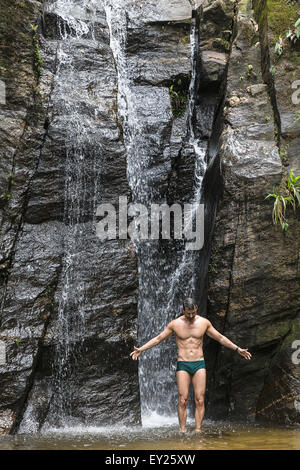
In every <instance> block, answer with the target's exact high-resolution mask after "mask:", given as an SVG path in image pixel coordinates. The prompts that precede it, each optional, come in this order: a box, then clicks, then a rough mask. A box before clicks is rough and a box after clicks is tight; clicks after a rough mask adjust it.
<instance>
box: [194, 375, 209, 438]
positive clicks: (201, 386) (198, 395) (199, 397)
mask: <svg viewBox="0 0 300 470" xmlns="http://www.w3.org/2000/svg"><path fill="white" fill-rule="evenodd" d="M192 382H193V387H194V396H195V404H196V409H195V423H196V431H197V432H200V431H201V426H202V421H203V418H204V411H205V410H204V395H205V387H206V369H199V370H197V372H195V374H194V375H193V378H192Z"/></svg>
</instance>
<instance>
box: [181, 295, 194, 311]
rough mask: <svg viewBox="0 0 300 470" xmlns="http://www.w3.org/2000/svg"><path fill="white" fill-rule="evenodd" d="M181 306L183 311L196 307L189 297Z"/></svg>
mask: <svg viewBox="0 0 300 470" xmlns="http://www.w3.org/2000/svg"><path fill="white" fill-rule="evenodd" d="M182 306H183V308H184V309H185V308H188V309H189V310H193V308H194V307H197V305H196V304H195V301H194V299H192V298H191V297H187V298H186V299H184V301H183V303H182Z"/></svg>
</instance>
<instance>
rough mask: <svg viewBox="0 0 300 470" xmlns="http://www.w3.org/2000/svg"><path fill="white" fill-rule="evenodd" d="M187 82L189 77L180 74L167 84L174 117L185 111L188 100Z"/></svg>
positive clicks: (181, 114)
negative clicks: (170, 83)
mask: <svg viewBox="0 0 300 470" xmlns="http://www.w3.org/2000/svg"><path fill="white" fill-rule="evenodd" d="M189 83H190V77H189V76H182V77H180V78H178V79H177V80H175V81H174V82H173V83H172V85H170V86H169V93H170V101H171V106H172V112H173V116H174V117H176V118H180V117H182V116H183V115H184V113H185V110H186V107H187V101H188V92H189Z"/></svg>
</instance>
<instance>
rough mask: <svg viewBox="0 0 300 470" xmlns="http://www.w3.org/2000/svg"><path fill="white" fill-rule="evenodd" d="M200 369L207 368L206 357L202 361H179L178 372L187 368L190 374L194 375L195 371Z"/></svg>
mask: <svg viewBox="0 0 300 470" xmlns="http://www.w3.org/2000/svg"><path fill="white" fill-rule="evenodd" d="M199 369H205V361H204V359H202V360H201V361H177V369H176V372H177V371H179V370H185V371H186V372H188V373H189V374H191V375H194V373H195V372H197V370H199Z"/></svg>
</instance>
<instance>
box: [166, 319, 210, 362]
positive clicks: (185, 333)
mask: <svg viewBox="0 0 300 470" xmlns="http://www.w3.org/2000/svg"><path fill="white" fill-rule="evenodd" d="M207 324H208V323H207V320H206V319H205V318H203V317H200V316H199V315H196V316H195V318H194V319H193V320H192V321H189V320H187V319H186V318H185V316H184V315H182V316H181V317H179V318H176V320H173V322H172V328H173V331H174V333H175V335H176V343H177V348H178V357H177V360H178V361H200V360H201V359H204V356H203V349H202V344H203V336H204V334H205V332H206V329H207Z"/></svg>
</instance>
